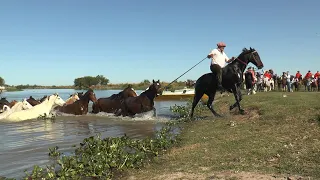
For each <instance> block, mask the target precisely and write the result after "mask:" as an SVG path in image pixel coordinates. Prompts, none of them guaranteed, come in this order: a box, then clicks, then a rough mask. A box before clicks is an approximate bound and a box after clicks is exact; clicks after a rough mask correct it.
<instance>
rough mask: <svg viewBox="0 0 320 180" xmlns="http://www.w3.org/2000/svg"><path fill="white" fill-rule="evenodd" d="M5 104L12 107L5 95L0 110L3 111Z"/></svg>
mask: <svg viewBox="0 0 320 180" xmlns="http://www.w3.org/2000/svg"><path fill="white" fill-rule="evenodd" d="M4 105H6V106H7V107H10V103H9V101H8V100H7V99H6V98H5V97H3V98H1V99H0V112H3V106H4Z"/></svg>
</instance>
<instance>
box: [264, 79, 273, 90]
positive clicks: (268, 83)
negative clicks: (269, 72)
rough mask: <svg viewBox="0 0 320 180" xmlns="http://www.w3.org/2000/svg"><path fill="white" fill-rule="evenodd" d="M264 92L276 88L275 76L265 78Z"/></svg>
mask: <svg viewBox="0 0 320 180" xmlns="http://www.w3.org/2000/svg"><path fill="white" fill-rule="evenodd" d="M263 85H264V92H267V91H271V90H273V89H274V80H273V78H270V80H269V78H267V77H265V78H263Z"/></svg>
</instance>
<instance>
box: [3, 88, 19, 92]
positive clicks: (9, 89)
mask: <svg viewBox="0 0 320 180" xmlns="http://www.w3.org/2000/svg"><path fill="white" fill-rule="evenodd" d="M6 91H7V92H13V91H23V90H22V89H18V88H16V87H6Z"/></svg>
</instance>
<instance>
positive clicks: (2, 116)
mask: <svg viewBox="0 0 320 180" xmlns="http://www.w3.org/2000/svg"><path fill="white" fill-rule="evenodd" d="M31 108H33V106H32V105H31V104H30V103H28V101H27V99H24V100H23V101H22V102H17V103H16V104H15V105H14V106H13V107H12V108H11V109H10V108H9V110H7V111H4V112H3V113H1V114H0V119H5V118H6V117H7V116H9V115H10V114H12V113H14V112H18V111H21V110H26V109H31Z"/></svg>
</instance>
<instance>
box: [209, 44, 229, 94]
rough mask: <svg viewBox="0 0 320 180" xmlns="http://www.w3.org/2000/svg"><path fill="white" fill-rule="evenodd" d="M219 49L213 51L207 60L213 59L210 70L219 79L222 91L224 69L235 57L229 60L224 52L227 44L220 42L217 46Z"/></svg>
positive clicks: (219, 87) (219, 86)
mask: <svg viewBox="0 0 320 180" xmlns="http://www.w3.org/2000/svg"><path fill="white" fill-rule="evenodd" d="M217 46H218V47H217V48H216V49H213V50H212V51H211V52H210V53H209V54H208V56H207V58H211V65H210V70H211V71H212V72H213V73H214V74H216V77H217V79H218V89H220V90H222V89H223V87H222V68H224V67H225V66H226V65H227V63H230V62H232V61H233V60H234V59H235V57H232V58H231V59H229V58H228V56H227V55H226V53H225V52H224V48H225V47H226V44H225V43H224V42H219V43H218V44H217Z"/></svg>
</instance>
